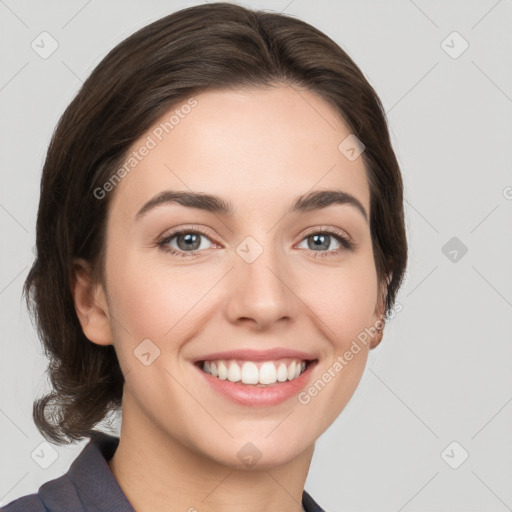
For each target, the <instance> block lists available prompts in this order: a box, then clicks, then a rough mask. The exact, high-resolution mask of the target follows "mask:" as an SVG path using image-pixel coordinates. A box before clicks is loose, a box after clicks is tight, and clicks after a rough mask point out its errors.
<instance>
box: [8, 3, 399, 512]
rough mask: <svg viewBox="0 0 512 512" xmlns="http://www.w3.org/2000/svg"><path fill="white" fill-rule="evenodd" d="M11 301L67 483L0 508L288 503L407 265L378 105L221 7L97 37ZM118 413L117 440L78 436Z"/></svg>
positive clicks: (325, 64) (41, 419)
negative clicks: (64, 453)
mask: <svg viewBox="0 0 512 512" xmlns="http://www.w3.org/2000/svg"><path fill="white" fill-rule="evenodd" d="M36 246H37V259H36V261H35V263H34V265H33V267H32V269H31V271H30V273H29V275H28V277H27V280H26V283H25V293H26V296H27V301H28V303H29V305H30V306H31V307H32V308H33V313H34V315H35V317H36V319H37V322H38V328H39V332H40V335H41V338H42V340H43V343H44V346H45V349H46V352H47V354H48V356H49V358H50V366H49V373H50V377H51V381H52V384H53V388H54V389H53V392H52V393H51V394H49V395H47V396H45V397H43V398H41V399H39V400H38V401H36V402H35V404H34V420H35V422H36V425H37V427H38V428H39V430H40V431H41V433H42V434H43V435H44V436H45V437H46V438H47V439H48V440H49V441H51V442H54V443H66V442H70V441H72V440H80V439H83V438H89V439H90V441H89V443H88V444H87V446H86V447H85V448H84V450H83V451H82V453H81V454H80V455H79V456H78V458H77V459H76V460H75V461H74V463H73V464H72V466H71V468H70V470H69V471H68V473H67V474H66V475H64V476H62V477H60V478H57V479H55V480H52V481H50V482H47V483H46V484H44V485H43V486H41V488H40V489H39V492H38V493H36V494H32V495H28V496H24V497H21V498H19V499H17V500H14V501H13V502H12V503H10V504H9V505H7V506H6V507H5V508H4V510H6V511H8V512H14V511H18V510H34V511H38V510H41V511H43V510H51V511H57V510H68V511H69V510H73V511H89V510H95V511H96V510H102V511H103V510H104V511H107V510H108V511H113V510H116V511H133V510H136V511H137V512H145V511H158V510H165V511H171V512H173V511H178V510H180V511H183V510H188V511H194V510H198V511H200V512H203V511H217V510H222V511H230V510H235V509H236V510H238V511H239V510H243V511H244V512H247V511H248V512H251V511H263V510H281V511H289V512H291V511H300V510H304V511H306V512H313V511H322V508H321V507H320V506H319V505H318V504H317V503H316V502H315V501H314V500H313V498H312V497H311V496H310V495H309V494H308V493H307V492H306V491H305V490H304V483H305V480H306V477H307V473H308V469H309V466H310V463H311V458H312V456H313V451H314V446H315V441H316V439H317V438H318V437H319V436H320V435H321V434H322V433H323V432H324V431H325V430H326V429H327V427H329V425H330V424H331V423H332V422H333V421H334V420H335V419H336V418H337V416H338V415H339V414H340V413H341V411H342V410H343V408H344V407H345V405H346V404H347V403H348V401H349V400H350V398H351V396H352V395H353V393H354V391H355V389H356V387H357V385H358V383H359V380H360V378H361V375H362V372H363V370H364V366H365V362H366V359H367V356H368V352H369V350H370V349H372V348H374V347H376V346H377V345H378V343H379V342H380V341H381V339H382V335H383V327H384V319H385V316H386V313H388V312H389V311H390V310H391V308H392V306H393V304H394V300H395V296H396V293H397V290H398V289H399V287H400V284H401V281H402V277H403V274H404V270H405V265H406V260H407V244H406V237H405V228H404V216H403V198H402V179H401V175H400V170H399V167H398V163H397V160H396V158H395V155H394V152H393V149H392V147H391V143H390V139H389V134H388V129H387V126H386V121H385V116H384V113H383V109H382V106H381V103H380V101H379V99H378V97H377V95H376V93H375V92H374V90H373V89H372V87H371V86H370V85H369V84H368V82H367V81H366V79H365V78H364V76H363V75H362V73H361V72H360V70H359V69H358V68H357V66H356V65H355V64H354V63H353V62H352V60H351V59H350V58H349V57H348V56H347V54H346V53H345V52H344V51H343V50H342V49H341V48H340V47H339V46H338V45H336V44H335V43H334V42H333V41H332V40H331V39H329V38H328V37H327V36H326V35H325V34H323V33H321V32H320V31H318V30H317V29H315V28H313V27H311V26H310V25H308V24H306V23H304V22H302V21H300V20H297V19H294V18H292V17H288V16H284V15H279V14H273V13H268V12H262V11H253V10H250V9H246V8H243V7H241V6H237V5H233V4H229V3H212V4H205V5H199V6H195V7H191V8H187V9H183V10H181V11H178V12H176V13H174V14H171V15H169V16H167V17H165V18H163V19H160V20H158V21H156V22H154V23H152V24H150V25H148V26H146V27H144V28H143V29H141V30H139V31H138V32H136V33H135V34H133V35H132V36H130V37H128V38H127V39H126V40H124V41H123V42H121V43H120V44H119V45H118V46H116V47H115V48H114V49H113V50H112V51H111V52H110V53H109V54H108V55H107V56H106V57H105V58H104V59H103V61H102V62H100V64H99V65H98V66H97V67H96V69H95V70H94V71H93V72H92V74H91V75H90V77H89V78H88V80H87V81H86V82H85V83H84V85H83V87H82V89H81V90H80V91H79V93H78V94H77V96H76V98H75V99H74V100H73V101H72V102H71V104H70V105H69V107H68V108H67V109H66V111H65V112H64V114H63V116H62V118H61V119H60V121H59V124H58V126H57V129H56V131H55V133H54V135H53V139H52V141H51V144H50V147H49V150H48V154H47V158H46V161H45V164H44V169H43V176H42V184H41V197H40V204H39V211H38V218H37V241H36ZM116 410H122V425H121V433H120V437H119V438H117V437H114V436H111V435H107V434H105V433H102V432H101V431H99V430H96V429H95V428H94V427H95V426H97V425H98V423H99V422H101V421H102V420H103V419H104V418H105V417H106V416H107V415H108V414H109V413H111V412H112V411H116Z"/></svg>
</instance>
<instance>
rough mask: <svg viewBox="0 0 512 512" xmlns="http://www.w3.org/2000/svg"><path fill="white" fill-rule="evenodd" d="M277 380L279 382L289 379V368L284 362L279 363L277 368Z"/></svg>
mask: <svg viewBox="0 0 512 512" xmlns="http://www.w3.org/2000/svg"><path fill="white" fill-rule="evenodd" d="M277 380H278V381H279V382H284V381H286V380H288V368H286V365H285V364H284V363H281V364H280V365H279V368H278V369H277Z"/></svg>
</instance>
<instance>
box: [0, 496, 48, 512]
mask: <svg viewBox="0 0 512 512" xmlns="http://www.w3.org/2000/svg"><path fill="white" fill-rule="evenodd" d="M47 510H48V509H47V508H46V507H45V506H44V505H43V502H42V501H41V498H40V497H39V495H38V494H27V495H26V496H22V497H21V498H17V499H15V500H14V501H11V502H10V503H8V504H7V505H5V506H4V507H2V508H0V511H1V512H47Z"/></svg>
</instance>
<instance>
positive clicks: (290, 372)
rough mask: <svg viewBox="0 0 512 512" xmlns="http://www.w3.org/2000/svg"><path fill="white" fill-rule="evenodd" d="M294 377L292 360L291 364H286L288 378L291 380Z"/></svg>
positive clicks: (293, 362)
mask: <svg viewBox="0 0 512 512" xmlns="http://www.w3.org/2000/svg"><path fill="white" fill-rule="evenodd" d="M294 377H295V361H292V364H291V365H290V366H288V380H292V379H293V378H294Z"/></svg>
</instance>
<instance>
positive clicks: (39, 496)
mask: <svg viewBox="0 0 512 512" xmlns="http://www.w3.org/2000/svg"><path fill="white" fill-rule="evenodd" d="M70 510H73V511H74V512H81V511H82V510H83V507H82V505H81V503H80V499H79V497H78V494H77V491H76V487H75V486H74V485H73V483H72V482H71V481H70V480H69V478H68V476H67V475H62V476H61V477H59V478H55V479H54V480H50V481H49V482H46V483H44V484H43V485H41V487H40V488H39V491H38V492H37V493H34V494H27V495H26V496H21V497H20V498H17V499H15V500H14V501H11V502H10V503H8V504H7V505H5V506H4V507H2V508H1V509H0V512H69V511H70Z"/></svg>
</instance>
